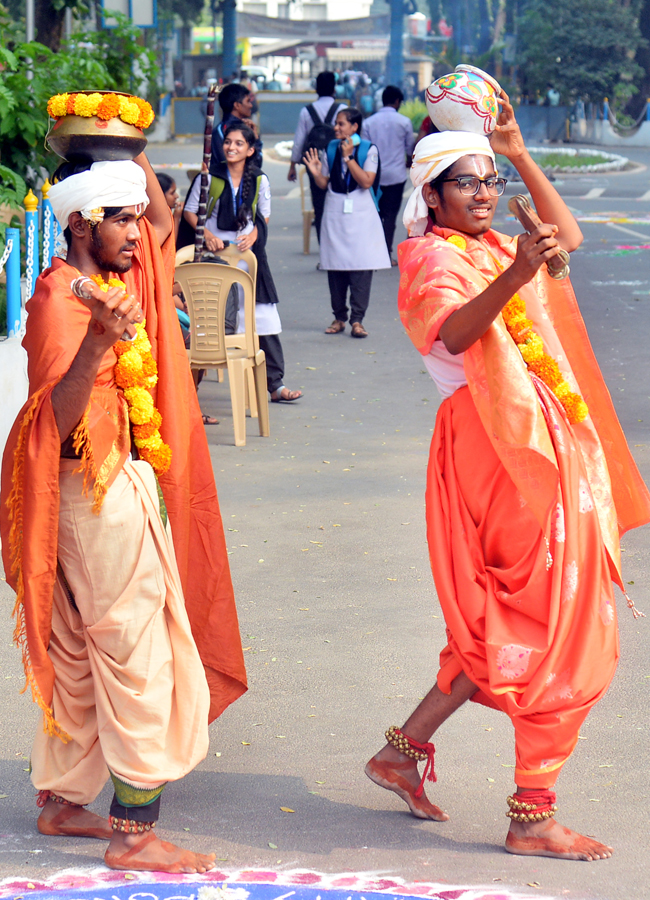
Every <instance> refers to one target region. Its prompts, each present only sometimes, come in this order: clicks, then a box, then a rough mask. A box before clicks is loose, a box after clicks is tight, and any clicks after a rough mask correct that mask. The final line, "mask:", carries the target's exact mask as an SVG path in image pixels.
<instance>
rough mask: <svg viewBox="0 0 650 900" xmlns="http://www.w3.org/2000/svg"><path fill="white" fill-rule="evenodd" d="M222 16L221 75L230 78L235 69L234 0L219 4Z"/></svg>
mask: <svg viewBox="0 0 650 900" xmlns="http://www.w3.org/2000/svg"><path fill="white" fill-rule="evenodd" d="M221 11H222V17H223V53H222V65H223V71H222V75H223V77H224V79H228V80H230V79H231V78H232V73H233V72H235V71H236V70H237V6H236V2H235V0H223V3H222V4H221Z"/></svg>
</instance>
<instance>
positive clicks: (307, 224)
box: [298, 166, 315, 256]
mask: <svg viewBox="0 0 650 900" xmlns="http://www.w3.org/2000/svg"><path fill="white" fill-rule="evenodd" d="M306 173H307V169H306V168H305V166H300V170H299V172H298V183H299V185H300V208H301V210H302V252H303V254H304V255H305V256H309V241H310V239H311V226H312V223H313V221H314V215H315V213H314V210H313V207H312V205H311V191H307V190H305V178H306ZM308 183H309V181H308Z"/></svg>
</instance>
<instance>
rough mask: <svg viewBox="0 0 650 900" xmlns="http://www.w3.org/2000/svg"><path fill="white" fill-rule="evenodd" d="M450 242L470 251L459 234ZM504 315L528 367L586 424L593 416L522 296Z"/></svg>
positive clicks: (573, 416)
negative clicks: (528, 313) (546, 345)
mask: <svg viewBox="0 0 650 900" xmlns="http://www.w3.org/2000/svg"><path fill="white" fill-rule="evenodd" d="M447 241H448V242H449V243H450V244H453V245H454V246H455V247H458V248H460V249H461V250H466V249H467V241H466V240H465V238H463V237H462V236H461V235H459V234H451V235H449V237H448V238H447ZM501 315H502V316H503V321H504V323H505V326H506V328H507V329H508V334H509V335H510V337H511V338H512V339H513V341H514V342H515V344H516V345H517V347H518V349H519V352H520V353H521V355H522V357H523V360H524V362H525V363H526V366H527V367H528V368H529V369H530V371H531V372H534V373H535V375H537V377H538V378H539V379H540V380H541V381H543V382H544V384H545V385H546V386H547V387H548V388H549V389H550V390H551V391H552V392H553V393H554V394H555V396H556V397H557V399H558V400H559V401H560V403H561V404H562V406H563V408H564V411H565V413H566V414H567V418H568V420H569V422H571V424H572V425H576V424H577V423H578V422H583V421H584V420H585V419H586V418H587V416H588V415H589V407H588V406H587V404H586V403H585V401H584V400H583V399H582V397H581V396H580V394H576V393H574V392H573V391H572V390H571V388H570V387H569V385H568V384H567V382H566V380H565V378H564V376H563V375H562V373H561V372H560V367H559V366H558V364H557V363H556V361H555V360H554V359H553V357H552V356H549V355H548V353H546V352H545V351H544V341H543V340H542V339H541V337H540V336H539V335H538V334H536V333H535V331H533V327H534V326H533V323H532V322H531V320H530V319H528V318H526V304H525V302H524V301H523V300H522V299H521V297H520V296H519V294H515V295H514V297H512V298H511V299H510V300H508V302H507V303H506V305H505V306H504V307H503V309H502V310H501Z"/></svg>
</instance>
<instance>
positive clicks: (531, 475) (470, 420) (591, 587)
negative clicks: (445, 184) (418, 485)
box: [399, 228, 650, 788]
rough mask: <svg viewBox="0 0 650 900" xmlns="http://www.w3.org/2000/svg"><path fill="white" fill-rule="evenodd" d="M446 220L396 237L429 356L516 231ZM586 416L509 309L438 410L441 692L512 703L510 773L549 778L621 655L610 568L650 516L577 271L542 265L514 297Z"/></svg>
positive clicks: (616, 566)
mask: <svg viewBox="0 0 650 900" xmlns="http://www.w3.org/2000/svg"><path fill="white" fill-rule="evenodd" d="M451 233H452V232H450V231H448V230H445V229H439V228H435V229H434V233H433V234H431V235H427V236H425V237H424V238H419V239H412V240H409V241H407V242H406V243H404V244H402V245H401V247H400V251H399V252H400V268H401V271H402V276H401V281H400V293H399V305H400V314H401V317H402V321H403V322H404V324H405V327H406V329H407V331H408V333H409V335H410V337H411V339H412V340H413V342H414V344H415V346H416V347H417V349H418V350H419V351H420V352H421V353H423V354H426V353H428V352H429V349H430V348H431V346H432V344H433V341H434V340H436V339H437V337H438V331H439V329H440V326H441V325H442V323H443V322H444V321H445V319H446V318H447V317H448V316H449V315H450V314H451V312H453V310H455V309H457V308H458V307H459V306H461V305H462V304H464V303H466V302H467V301H468V300H469V299H471V297H474V296H476V295H477V294H479V293H480V292H481V291H483V290H484V289H485V288H486V287H487V285H488V284H489V283H491V282H492V281H493V280H494V278H495V277H497V275H498V274H499V271H500V270H501V268H502V267H507V266H508V265H510V263H511V261H512V259H513V258H514V255H515V250H516V245H515V242H514V240H513V239H511V238H508V237H506V236H505V235H499V234H497V233H495V232H489V234H488V235H487V236H486V240H485V243H483V242H480V241H478V240H475V239H472V238H468V237H467V236H466V235H465V236H464V237H465V239H466V242H467V249H466V250H461V249H459V248H458V247H457V246H454V245H452V244H451V243H448V242H447V241H446V240H445V238H446V237H448V236H449V235H450V234H451ZM519 294H520V296H521V297H522V299H524V300H525V302H526V310H527V312H526V314H527V316H528V317H529V318H530V319H532V321H533V322H534V326H535V331H536V332H537V333H538V334H540V335H541V337H542V338H543V340H544V344H545V348H546V349H547V352H548V353H550V355H551V356H553V357H554V358H555V359H556V360H557V361H558V363H559V365H560V368H561V370H562V372H563V374H564V376H565V378H566V380H567V381H568V382H569V384H570V385H572V389H575V390H578V391H579V392H580V393H581V394H582V396H583V397H584V398H585V400H586V402H587V404H588V406H589V409H590V416H589V418H588V419H587V420H586V421H585V422H583V423H581V424H580V425H570V424H569V422H568V421H567V419H566V416H565V414H564V411H563V409H562V407H561V405H560V404H559V402H558V401H557V400H556V398H555V397H554V396H553V394H552V393H551V392H550V391H549V389H548V388H547V387H546V386H545V385H544V384H543V383H542V382H541V381H539V379H537V378H535V377H531V376H530V374H529V373H528V370H527V368H526V366H525V364H524V362H523V360H522V358H521V354H520V352H519V350H518V349H517V347H516V345H515V344H514V342H513V341H512V339H511V338H510V336H509V334H508V333H507V331H506V329H505V326H504V324H503V321H502V319H501V316H499V317H498V318H497V320H496V321H495V322H494V323H493V324H492V325H491V326H490V328H489V329H488V331H487V332H486V334H485V335H484V337H483V338H482V339H481V341H479V342H477V343H476V344H475V345H474V346H473V347H471V348H470V349H469V350H468V351H467V352H466V354H465V357H464V368H465V374H466V377H467V382H468V387H467V388H461V389H460V390H458V391H456V393H454V394H453V395H452V396H451V397H450V398H449V399H447V400H445V401H444V402H443V403H442V405H441V407H440V409H439V412H438V418H437V422H436V429H435V433H434V437H433V441H432V445H431V455H430V461H429V475H428V482H427V529H428V540H429V552H430V557H431V564H432V569H433V574H434V579H435V583H436V589H437V592H438V597H439V600H440V603H441V606H442V609H443V612H444V615H445V621H446V623H447V636H448V646H447V647H446V648H445V650H444V651H443V652H442V654H441V669H440V672H439V675H438V684H439V686H440V688H441V689H442V690H443V691H445V692H447V693H448V692H449V691H450V689H451V682H452V681H453V679H454V678H455V677H456V676H457V675H458V674H459V673H460V672H461V671H465V672H466V674H467V675H468V677H469V678H470V679H471V680H472V681H473V682H474V683H475V684H476V685H477V686H478V687H479V692H478V693H477V694H476V695H475V697H474V699H475V700H477V701H478V702H482V703H485V704H486V705H489V706H492V707H494V708H497V709H501V710H503V711H504V712H506V713H507V714H508V715H509V716H510V717H511V719H512V721H513V725H514V728H515V736H516V770H515V777H516V782H517V784H518V785H520V786H522V787H531V788H532V787H550V786H552V784H554V782H555V779H556V778H557V775H558V774H559V771H560V769H561V767H562V765H563V764H564V762H566V760H567V759H568V757H569V755H570V753H571V752H572V750H573V748H574V746H575V744H576V742H577V737H578V730H579V728H580V725H581V723H582V722H583V720H584V718H585V716H586V715H587V713H588V711H589V709H590V708H591V706H592V705H593V704H594V703H595V702H596V701H597V700H598V699H599V698H600V697H601V696H602V695H603V693H604V692H605V691H606V689H607V687H608V685H609V682H610V680H611V678H612V676H613V673H614V670H615V668H616V663H617V660H618V636H617V629H616V611H615V606H614V598H613V592H612V579H614V580H615V581H616V582H617V583H618V584H619V585H621V586H622V581H621V575H620V550H619V534H620V533H623V532H624V531H626V530H627V529H628V528H632V527H635V526H636V525H639V524H642V523H644V522H647V521H649V520H650V495H649V494H648V491H647V489H646V487H645V485H644V484H643V481H642V480H641V477H640V475H639V473H638V470H637V468H636V466H635V464H634V461H633V460H632V457H631V455H630V453H629V450H628V448H627V444H626V443H625V438H624V436H623V433H622V431H621V429H620V425H619V424H618V421H617V419H616V415H615V413H614V410H613V406H612V403H611V400H610V398H609V394H608V393H607V389H606V387H605V385H604V382H603V380H602V376H601V375H600V371H599V370H598V366H597V363H596V361H595V358H594V356H593V352H592V350H591V347H590V345H589V341H588V338H587V335H586V330H585V328H584V323H583V322H582V318H581V316H580V313H579V310H578V307H577V303H576V301H575V297H574V295H573V292H572V290H571V287H570V284H569V283H568V282H561V283H557V282H553V281H552V280H551V279H550V278H548V276H547V275H546V273H545V272H540V273H539V274H538V276H537V277H536V278H535V280H534V281H533V282H532V283H531V284H529V285H526V286H525V287H524V288H522V290H521V291H520V292H519Z"/></svg>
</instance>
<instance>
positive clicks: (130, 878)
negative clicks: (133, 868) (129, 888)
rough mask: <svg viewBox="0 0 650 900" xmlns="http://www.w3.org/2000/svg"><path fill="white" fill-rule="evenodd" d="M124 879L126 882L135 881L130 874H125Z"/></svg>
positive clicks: (133, 876)
mask: <svg viewBox="0 0 650 900" xmlns="http://www.w3.org/2000/svg"><path fill="white" fill-rule="evenodd" d="M124 877H125V878H126V880H127V881H135V875H132V874H131V873H130V872H127V873H126V875H125V876H124Z"/></svg>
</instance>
